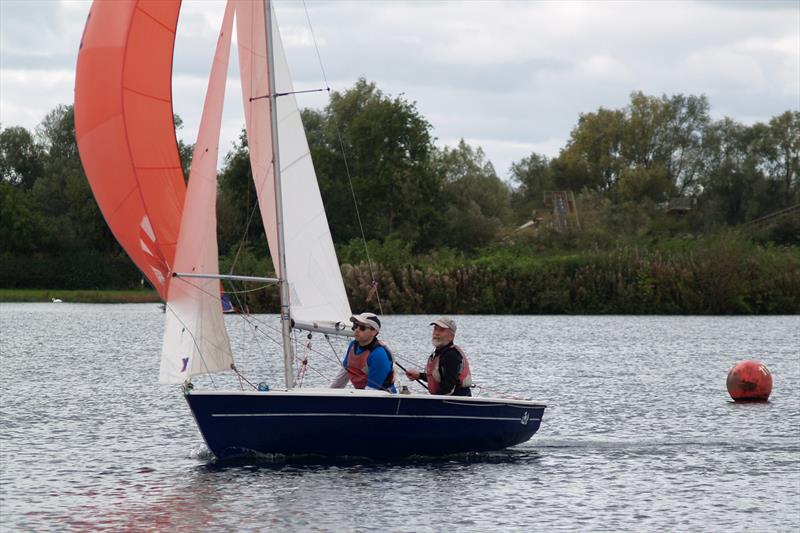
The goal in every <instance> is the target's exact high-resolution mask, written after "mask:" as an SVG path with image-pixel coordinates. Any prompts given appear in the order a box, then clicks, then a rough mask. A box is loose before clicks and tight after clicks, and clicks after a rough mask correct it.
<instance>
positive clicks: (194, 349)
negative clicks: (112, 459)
mask: <svg viewBox="0 0 800 533" xmlns="http://www.w3.org/2000/svg"><path fill="white" fill-rule="evenodd" d="M233 12H234V10H233V5H232V4H230V3H229V4H228V6H227V7H226V9H225V17H224V19H223V22H222V29H221V31H220V37H219V40H218V41H217V50H216V53H215V55H214V63H213V65H212V67H211V76H210V78H209V81H208V91H207V93H206V100H205V104H204V107H203V116H202V118H201V121H200V131H199V133H198V136H197V143H196V144H195V148H194V155H193V157H192V169H191V172H190V174H189V185H188V188H187V191H186V202H185V204H184V208H183V217H182V219H181V229H180V234H179V237H178V245H177V250H176V254H175V266H174V269H175V272H180V273H196V274H211V275H216V274H219V254H218V250H217V216H216V200H217V170H216V167H217V155H218V152H219V132H220V126H221V123H222V105H223V100H224V96H225V79H226V76H227V71H228V58H229V55H230V44H231V31H232V29H233ZM232 363H233V357H232V355H231V346H230V340H229V339H228V332H227V331H226V329H225V323H224V317H223V314H222V305H221V303H220V282H219V280H217V279H199V278H180V277H179V278H175V279H173V281H172V283H171V284H170V286H169V292H168V293H167V313H166V322H165V326H164V345H163V348H162V353H161V371H160V375H159V381H161V383H182V382H184V381H186V380H187V379H189V378H191V377H192V376H195V375H199V374H207V373H212V372H221V371H223V370H228V369H230V366H231V364H232Z"/></svg>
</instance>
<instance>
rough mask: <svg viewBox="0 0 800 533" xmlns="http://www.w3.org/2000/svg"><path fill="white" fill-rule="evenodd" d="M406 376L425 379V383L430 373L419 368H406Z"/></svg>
mask: <svg viewBox="0 0 800 533" xmlns="http://www.w3.org/2000/svg"><path fill="white" fill-rule="evenodd" d="M406 377H407V378H408V379H418V380H421V381H424V382H425V383H427V382H428V374H426V373H425V372H420V371H419V370H414V369H413V368H410V369H408V370H406Z"/></svg>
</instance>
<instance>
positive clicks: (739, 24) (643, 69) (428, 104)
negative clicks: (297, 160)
mask: <svg viewBox="0 0 800 533" xmlns="http://www.w3.org/2000/svg"><path fill="white" fill-rule="evenodd" d="M89 5H90V4H89V3H88V2H83V1H77V2H55V1H49V2H22V1H9V0H0V123H2V125H3V126H11V125H17V124H19V125H22V126H25V127H27V128H29V129H32V128H34V127H35V126H36V124H38V122H39V121H41V119H42V118H43V117H44V115H45V114H46V113H47V112H48V111H50V110H51V109H53V108H54V107H55V106H56V105H58V104H66V103H70V102H71V101H72V87H73V81H72V74H71V73H72V71H73V69H74V66H75V60H76V57H77V48H78V43H79V42H80V37H81V33H82V31H83V25H84V22H85V19H86V14H87V13H88V10H89ZM306 5H307V6H308V9H309V16H310V18H311V22H312V24H313V33H312V31H311V28H309V27H308V22H307V19H306V12H305V10H304V7H303V4H302V3H300V2H291V1H278V2H277V4H276V9H277V11H278V20H279V21H280V22H281V30H282V34H283V37H284V44H285V48H286V53H287V56H288V60H289V64H290V68H291V71H292V74H293V76H294V77H295V86H296V88H299V89H310V88H317V87H322V86H323V85H324V81H323V76H322V72H321V70H320V65H319V60H318V58H317V54H316V50H315V48H314V46H313V45H314V41H315V40H316V43H317V45H318V46H319V51H320V54H321V56H322V60H323V64H324V67H325V71H326V75H327V77H328V80H329V83H330V85H331V87H332V88H333V89H335V90H345V89H347V88H349V87H351V86H352V84H353V83H354V82H355V80H356V79H357V78H358V77H360V76H364V77H366V78H367V79H368V80H369V81H374V82H376V83H377V85H378V87H379V88H380V89H382V90H383V91H384V92H385V93H388V94H391V95H398V94H400V93H404V94H405V95H406V97H407V99H408V100H410V101H417V103H418V107H419V109H420V112H421V113H422V114H423V116H425V118H427V119H428V120H429V121H430V122H431V123H432V125H433V126H434V134H435V135H436V136H437V137H438V138H439V139H440V141H439V142H440V143H443V142H445V141H444V140H448V141H446V142H448V143H449V142H451V141H452V140H456V141H457V140H458V139H459V138H462V137H463V138H465V139H467V140H468V142H474V143H475V144H479V145H480V146H482V147H483V149H484V151H485V152H486V154H487V156H488V157H489V159H491V160H492V161H493V163H494V164H495V167H496V169H497V170H498V173H500V174H501V175H504V174H505V172H506V170H507V168H508V166H509V165H510V162H512V161H517V160H519V159H521V158H523V157H527V156H528V155H530V153H531V152H533V151H538V152H541V153H544V154H545V155H549V156H553V155H556V154H557V152H558V149H559V148H560V147H561V146H562V145H563V142H564V141H565V140H566V139H567V138H568V136H569V132H570V130H571V129H572V127H573V126H574V125H575V123H576V121H577V118H578V115H579V113H581V112H590V111H595V110H596V109H597V108H598V107H600V106H603V107H606V108H617V107H622V106H624V105H625V104H626V103H627V102H628V97H629V94H630V92H631V91H634V90H643V91H644V92H646V93H648V94H655V95H661V94H675V93H684V94H702V93H704V94H706V95H707V96H708V98H709V101H710V103H711V108H712V112H713V113H714V114H715V116H721V115H728V116H731V117H733V118H735V119H737V120H741V121H744V122H745V123H751V122H752V121H754V120H761V121H765V120H769V118H770V117H771V116H774V115H777V114H779V113H782V112H783V111H785V110H787V109H798V108H800V8H799V7H798V4H797V2H796V0H788V1H786V2H762V3H744V2H685V1H674V2H612V1H606V2H578V1H570V2H501V1H497V2H488V1H475V2H461V1H438V2H400V1H380V2H379V1H375V2H366V1H362V2H348V1H337V2H330V1H327V0H319V1H317V0H306ZM764 6H766V7H764ZM223 11H224V1H222V0H214V1H208V0H203V1H191V0H185V1H184V3H183V7H182V10H181V16H180V20H179V27H178V34H177V40H176V48H175V64H174V74H175V79H174V82H173V96H174V100H175V111H176V112H177V113H179V114H180V115H181V117H182V118H183V119H184V123H185V126H184V128H183V130H182V132H181V136H182V137H183V138H184V140H185V141H187V142H192V141H193V139H194V136H195V135H196V128H197V124H198V122H199V117H200V110H201V107H202V102H203V94H204V91H205V87H206V84H207V79H208V73H209V70H210V62H211V57H212V56H213V53H214V46H215V43H216V38H217V34H218V31H219V25H220V22H221V17H222V13H223ZM232 54H233V55H232V57H231V64H232V67H231V71H230V76H229V86H228V92H227V96H226V109H225V115H224V125H223V132H222V142H221V148H222V152H225V150H226V149H227V148H228V147H229V146H230V145H231V143H232V142H233V141H235V140H236V139H237V138H238V135H239V131H240V130H241V124H242V122H243V121H242V120H241V102H240V99H241V97H240V96H239V93H238V87H234V86H233V84H234V83H235V82H236V81H237V68H238V67H237V61H236V59H235V47H233V51H232ZM298 101H299V103H300V105H301V106H312V107H322V106H324V105H325V103H326V101H327V98H326V95H324V94H310V95H301V96H299V97H298Z"/></svg>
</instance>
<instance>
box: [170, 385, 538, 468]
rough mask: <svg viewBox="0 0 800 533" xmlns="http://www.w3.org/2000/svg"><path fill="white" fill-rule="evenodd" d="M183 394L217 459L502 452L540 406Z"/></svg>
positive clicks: (351, 395) (355, 394)
mask: <svg viewBox="0 0 800 533" xmlns="http://www.w3.org/2000/svg"><path fill="white" fill-rule="evenodd" d="M185 397H186V401H187V402H188V403H189V407H190V408H191V410H192V413H193V414H194V417H195V419H196V421H197V425H198V427H199V428H200V432H201V433H202V434H203V438H204V439H205V441H206V444H207V445H208V447H209V448H210V449H211V451H212V452H213V453H214V455H215V456H216V457H218V458H220V459H224V458H228V457H233V456H237V455H242V454H248V453H252V452H258V453H264V454H284V455H297V454H302V455H305V454H313V455H321V456H326V457H341V456H350V457H367V458H375V459H391V458H401V457H408V456H410V455H447V454H453V453H464V452H484V451H491V450H500V449H502V448H506V447H508V446H514V445H515V444H520V443H522V442H525V441H527V440H528V439H530V438H531V437H532V436H533V434H534V433H536V431H537V430H538V429H539V425H540V424H541V420H542V415H543V414H544V409H545V405H544V404H541V403H535V402H528V401H521V400H502V399H497V398H491V399H489V398H485V399H484V398H459V397H450V396H423V395H400V394H396V395H389V394H382V393H371V392H363V391H335V390H328V391H326V392H321V391H317V392H308V393H304V392H300V391H297V392H295V391H290V392H286V391H272V392H196V391H191V392H190V393H189V394H187V395H186V396H185Z"/></svg>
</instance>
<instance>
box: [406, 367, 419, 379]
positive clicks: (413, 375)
mask: <svg viewBox="0 0 800 533" xmlns="http://www.w3.org/2000/svg"><path fill="white" fill-rule="evenodd" d="M406 377H407V378H408V379H419V370H414V369H411V370H406Z"/></svg>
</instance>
